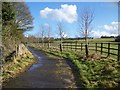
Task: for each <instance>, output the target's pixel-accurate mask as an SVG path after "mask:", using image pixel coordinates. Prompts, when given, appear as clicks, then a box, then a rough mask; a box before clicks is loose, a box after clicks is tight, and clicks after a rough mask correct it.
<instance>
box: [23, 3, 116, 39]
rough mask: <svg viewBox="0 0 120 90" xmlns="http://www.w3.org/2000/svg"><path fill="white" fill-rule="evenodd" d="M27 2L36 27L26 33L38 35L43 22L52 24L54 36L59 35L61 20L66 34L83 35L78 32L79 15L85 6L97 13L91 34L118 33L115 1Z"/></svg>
mask: <svg viewBox="0 0 120 90" xmlns="http://www.w3.org/2000/svg"><path fill="white" fill-rule="evenodd" d="M26 4H27V5H28V7H29V9H30V12H31V15H32V16H33V18H34V21H33V25H34V28H33V30H32V31H29V32H26V33H25V34H29V35H38V34H39V33H40V25H41V24H43V25H50V26H51V28H52V29H51V36H52V37H58V33H57V32H58V30H57V22H58V21H59V20H60V21H61V22H62V23H63V26H64V34H65V36H67V37H76V36H81V34H80V33H78V31H79V30H78V23H77V20H78V15H79V14H81V13H80V12H81V11H82V10H83V9H84V8H86V7H89V8H90V9H92V10H93V11H94V15H95V18H94V21H93V23H92V27H93V29H92V31H91V34H90V36H92V37H100V36H102V35H108V36H110V35H115V36H116V35H118V29H117V28H118V6H117V3H115V2H26ZM61 11H62V13H61ZM58 13H59V14H58ZM57 15H58V16H57ZM71 15H72V17H71ZM57 19H58V20H57ZM46 33H47V31H46Z"/></svg>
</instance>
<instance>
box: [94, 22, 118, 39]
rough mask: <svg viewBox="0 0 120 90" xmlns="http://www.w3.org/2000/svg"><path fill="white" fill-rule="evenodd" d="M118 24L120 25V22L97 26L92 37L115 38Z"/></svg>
mask: <svg viewBox="0 0 120 90" xmlns="http://www.w3.org/2000/svg"><path fill="white" fill-rule="evenodd" d="M118 24H120V22H112V23H111V24H109V25H103V26H99V27H98V30H97V31H92V35H93V36H94V37H101V36H117V35H118Z"/></svg>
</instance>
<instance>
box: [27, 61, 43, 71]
mask: <svg viewBox="0 0 120 90" xmlns="http://www.w3.org/2000/svg"><path fill="white" fill-rule="evenodd" d="M42 66H43V65H42V64H40V63H39V64H33V65H32V66H31V67H30V69H29V70H28V72H29V71H33V70H34V69H36V68H38V67H42Z"/></svg>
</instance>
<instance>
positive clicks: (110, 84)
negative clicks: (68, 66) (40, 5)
mask: <svg viewBox="0 0 120 90" xmlns="http://www.w3.org/2000/svg"><path fill="white" fill-rule="evenodd" d="M44 51H46V52H48V53H50V54H53V55H56V56H60V57H63V58H65V59H67V60H69V61H70V62H71V63H72V64H73V65H74V67H75V71H76V72H77V74H78V75H77V76H78V79H77V83H80V84H81V85H82V87H84V88H120V65H119V64H118V62H117V61H116V60H113V59H110V58H101V59H99V60H95V59H94V60H91V59H88V60H84V59H83V57H84V53H82V52H81V53H77V52H74V51H65V52H63V53H60V52H59V51H54V50H48V49H44Z"/></svg>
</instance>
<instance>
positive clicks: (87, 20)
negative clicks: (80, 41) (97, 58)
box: [78, 8, 94, 58]
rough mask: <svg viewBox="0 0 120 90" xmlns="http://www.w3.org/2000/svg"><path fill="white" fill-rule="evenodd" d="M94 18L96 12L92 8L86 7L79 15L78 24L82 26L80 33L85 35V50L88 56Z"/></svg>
mask: <svg viewBox="0 0 120 90" xmlns="http://www.w3.org/2000/svg"><path fill="white" fill-rule="evenodd" d="M93 19H94V13H93V11H91V10H90V9H88V8H86V9H84V10H83V11H82V12H81V15H80V16H79V20H78V25H79V27H80V29H79V30H80V33H81V34H82V35H83V36H84V37H85V52H86V58H87V57H88V40H87V38H88V36H89V34H90V32H91V30H92V27H91V25H92V22H93Z"/></svg>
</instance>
